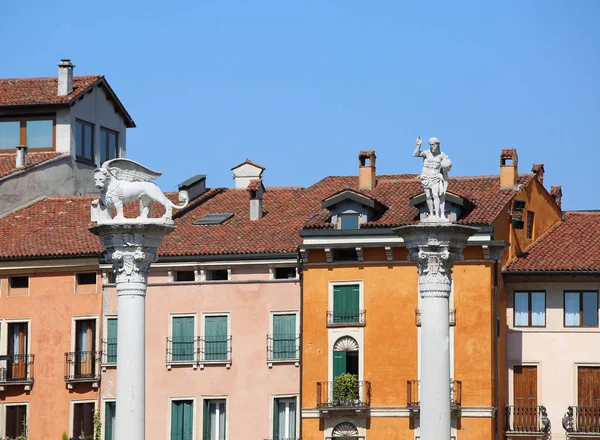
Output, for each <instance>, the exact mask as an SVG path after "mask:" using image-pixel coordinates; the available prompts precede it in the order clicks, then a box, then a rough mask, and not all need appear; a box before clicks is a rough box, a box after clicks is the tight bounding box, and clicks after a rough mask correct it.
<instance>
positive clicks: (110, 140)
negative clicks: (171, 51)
mask: <svg viewBox="0 0 600 440" xmlns="http://www.w3.org/2000/svg"><path fill="white" fill-rule="evenodd" d="M118 139H119V133H117V132H116V131H113V130H109V129H108V128H100V165H102V164H103V163H104V162H106V161H107V160H110V159H114V158H116V157H119V149H118V142H117V140H118Z"/></svg>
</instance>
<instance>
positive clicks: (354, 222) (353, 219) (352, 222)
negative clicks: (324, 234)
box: [341, 214, 358, 229]
mask: <svg viewBox="0 0 600 440" xmlns="http://www.w3.org/2000/svg"><path fill="white" fill-rule="evenodd" d="M341 218H342V221H341V227H342V229H358V214H345V215H342V216H341Z"/></svg>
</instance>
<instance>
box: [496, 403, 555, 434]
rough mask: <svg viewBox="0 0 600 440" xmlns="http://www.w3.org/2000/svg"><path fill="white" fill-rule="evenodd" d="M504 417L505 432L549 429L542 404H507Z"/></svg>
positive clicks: (544, 430) (535, 431)
mask: <svg viewBox="0 0 600 440" xmlns="http://www.w3.org/2000/svg"><path fill="white" fill-rule="evenodd" d="M504 417H505V423H504V431H505V432H522V433H529V432H530V433H539V432H548V430H549V429H550V421H549V420H548V416H547V413H546V407H544V406H542V405H537V406H533V405H531V406H518V405H508V406H506V411H505V413H504Z"/></svg>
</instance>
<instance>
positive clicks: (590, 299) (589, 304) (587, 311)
mask: <svg viewBox="0 0 600 440" xmlns="http://www.w3.org/2000/svg"><path fill="white" fill-rule="evenodd" d="M583 325H585V326H587V327H597V326H598V294H597V293H596V292H583Z"/></svg>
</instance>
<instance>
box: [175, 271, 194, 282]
mask: <svg viewBox="0 0 600 440" xmlns="http://www.w3.org/2000/svg"><path fill="white" fill-rule="evenodd" d="M174 278H175V280H174V281H175V282H177V283H180V282H183V281H196V272H194V271H193V270H177V271H175V277H174Z"/></svg>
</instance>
